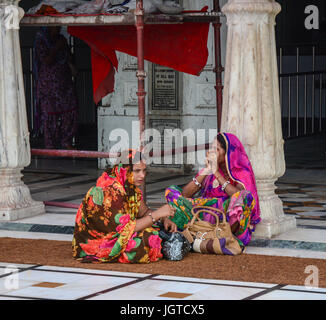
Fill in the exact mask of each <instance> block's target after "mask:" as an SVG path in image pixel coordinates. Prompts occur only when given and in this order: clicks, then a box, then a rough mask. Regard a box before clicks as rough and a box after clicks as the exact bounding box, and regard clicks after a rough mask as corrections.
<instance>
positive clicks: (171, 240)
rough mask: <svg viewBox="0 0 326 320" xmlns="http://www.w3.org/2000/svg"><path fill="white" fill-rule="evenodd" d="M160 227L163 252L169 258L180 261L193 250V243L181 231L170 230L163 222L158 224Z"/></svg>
mask: <svg viewBox="0 0 326 320" xmlns="http://www.w3.org/2000/svg"><path fill="white" fill-rule="evenodd" d="M156 225H157V226H158V227H159V228H160V231H159V237H160V238H161V239H162V253H163V257H164V258H165V259H167V260H172V261H180V260H182V259H183V258H184V257H185V256H186V255H187V253H188V252H189V251H190V250H191V244H190V243H189V241H188V240H187V239H186V238H185V236H184V235H183V234H182V233H180V232H168V231H166V230H165V229H164V225H163V224H162V223H160V222H159V223H157V224H156Z"/></svg>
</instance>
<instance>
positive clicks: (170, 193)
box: [165, 133, 261, 246]
mask: <svg viewBox="0 0 326 320" xmlns="http://www.w3.org/2000/svg"><path fill="white" fill-rule="evenodd" d="M220 134H221V135H222V137H223V138H224V140H225V143H226V152H225V164H226V169H227V172H228V175H229V177H230V178H231V181H230V183H231V184H232V185H233V186H236V185H237V184H238V183H239V184H240V185H242V186H243V188H244V190H241V191H239V192H236V193H235V194H233V195H232V196H231V197H230V196H229V195H228V194H227V193H226V192H225V191H222V186H221V185H217V186H214V185H213V182H214V180H215V176H214V175H213V174H211V175H208V176H206V178H205V179H204V181H203V183H202V189H201V190H200V191H199V195H198V196H197V195H195V197H194V198H185V197H183V196H182V195H181V193H182V189H181V188H179V187H177V186H171V187H169V188H167V189H166V191H165V198H166V201H167V202H168V203H170V204H171V205H172V206H174V207H175V208H176V209H177V211H176V214H175V215H174V218H173V219H172V220H173V221H174V222H175V223H176V224H177V226H178V228H179V229H183V228H184V226H185V224H186V223H188V221H189V220H190V219H191V218H192V214H191V209H192V208H193V207H194V206H196V205H200V206H212V207H215V208H218V209H220V210H222V211H224V212H225V213H226V218H227V221H228V222H229V223H230V225H231V226H232V225H233V224H234V223H236V222H238V223H239V227H238V228H237V230H236V231H235V233H234V235H235V236H236V237H237V238H238V240H239V242H240V244H242V245H243V246H247V245H248V244H249V242H250V240H251V236H252V232H254V230H255V227H256V225H257V223H259V221H260V220H261V219H260V208H259V200H258V195H257V188H256V182H255V176H254V173H253V170H252V167H251V164H250V161H249V159H248V156H247V154H246V152H245V150H244V147H243V145H242V143H241V142H240V140H239V139H238V138H237V137H236V136H235V135H233V134H231V133H220ZM219 172H220V173H221V174H222V175H223V172H222V170H221V169H219ZM200 174H201V172H199V173H198V175H200ZM216 181H217V180H216ZM201 218H202V219H203V220H205V221H208V222H210V223H213V224H215V222H216V219H215V217H213V216H212V215H210V214H208V213H207V214H206V213H204V214H203V215H202V216H201Z"/></svg>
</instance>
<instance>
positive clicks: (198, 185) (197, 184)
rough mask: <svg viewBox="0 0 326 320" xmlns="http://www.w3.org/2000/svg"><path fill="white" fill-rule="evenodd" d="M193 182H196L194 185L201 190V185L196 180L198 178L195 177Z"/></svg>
mask: <svg viewBox="0 0 326 320" xmlns="http://www.w3.org/2000/svg"><path fill="white" fill-rule="evenodd" d="M192 181H193V182H194V184H195V185H196V186H197V187H199V188H201V183H199V182H198V180H197V179H196V177H193V178H192Z"/></svg>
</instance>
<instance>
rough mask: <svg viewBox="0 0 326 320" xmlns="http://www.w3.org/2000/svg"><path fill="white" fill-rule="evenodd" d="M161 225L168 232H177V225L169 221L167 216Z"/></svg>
mask: <svg viewBox="0 0 326 320" xmlns="http://www.w3.org/2000/svg"><path fill="white" fill-rule="evenodd" d="M163 225H164V229H165V230H166V231H169V232H177V231H178V227H177V225H176V224H175V223H174V222H173V221H171V220H170V219H169V218H165V219H164V222H163Z"/></svg>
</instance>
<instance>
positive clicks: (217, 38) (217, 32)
mask: <svg viewBox="0 0 326 320" xmlns="http://www.w3.org/2000/svg"><path fill="white" fill-rule="evenodd" d="M213 5H214V6H213V11H214V12H220V11H221V10H220V2H219V0H214V3H213ZM213 28H214V52H215V68H214V72H215V79H216V80H215V81H216V85H215V90H216V114H217V129H218V131H220V129H221V118H222V92H223V85H222V72H223V71H224V68H223V67H222V62H221V22H220V16H219V15H217V16H216V21H215V22H213Z"/></svg>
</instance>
